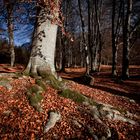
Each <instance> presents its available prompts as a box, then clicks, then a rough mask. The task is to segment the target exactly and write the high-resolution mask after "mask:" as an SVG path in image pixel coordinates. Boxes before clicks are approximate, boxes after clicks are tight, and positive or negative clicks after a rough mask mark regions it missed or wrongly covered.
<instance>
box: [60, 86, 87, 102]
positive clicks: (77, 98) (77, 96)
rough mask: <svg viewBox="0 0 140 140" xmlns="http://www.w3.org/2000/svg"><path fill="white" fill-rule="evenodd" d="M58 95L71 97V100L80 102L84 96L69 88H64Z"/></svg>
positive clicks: (83, 99)
mask: <svg viewBox="0 0 140 140" xmlns="http://www.w3.org/2000/svg"><path fill="white" fill-rule="evenodd" d="M60 95H61V96H63V97H65V98H69V99H72V100H73V101H75V102H77V103H82V102H84V101H85V97H84V96H83V95H81V94H80V93H78V92H76V91H72V90H70V89H64V90H63V91H62V92H61V94H60Z"/></svg>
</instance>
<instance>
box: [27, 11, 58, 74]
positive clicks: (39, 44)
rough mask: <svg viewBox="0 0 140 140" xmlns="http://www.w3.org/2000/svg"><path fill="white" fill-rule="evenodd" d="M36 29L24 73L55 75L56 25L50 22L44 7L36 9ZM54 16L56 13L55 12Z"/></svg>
mask: <svg viewBox="0 0 140 140" xmlns="http://www.w3.org/2000/svg"><path fill="white" fill-rule="evenodd" d="M37 13H38V15H37V22H36V30H35V32H34V39H33V43H32V51H31V55H30V60H29V62H28V65H27V67H26V69H25V73H29V74H31V75H34V76H36V75H41V76H42V74H45V73H51V74H54V75H55V64H54V57H55V45H56V36H57V27H58V26H57V25H56V24H55V23H52V22H51V20H49V18H48V17H50V18H53V17H51V15H48V12H47V10H46V9H45V8H41V9H40V10H38V12H37ZM56 16H58V14H57V13H56Z"/></svg>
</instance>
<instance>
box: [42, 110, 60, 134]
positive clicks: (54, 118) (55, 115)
mask: <svg viewBox="0 0 140 140" xmlns="http://www.w3.org/2000/svg"><path fill="white" fill-rule="evenodd" d="M60 119H61V114H60V113H59V112H56V111H50V112H49V120H48V122H47V124H46V125H45V128H44V133H46V132H48V131H49V130H50V129H51V128H53V127H54V126H55V124H56V122H58V121H59V120H60Z"/></svg>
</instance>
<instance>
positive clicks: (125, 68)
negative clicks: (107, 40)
mask: <svg viewBox="0 0 140 140" xmlns="http://www.w3.org/2000/svg"><path fill="white" fill-rule="evenodd" d="M132 3H133V2H132V0H127V13H126V18H124V19H125V21H124V25H123V63H122V78H123V79H127V78H129V53H130V24H131V12H132Z"/></svg>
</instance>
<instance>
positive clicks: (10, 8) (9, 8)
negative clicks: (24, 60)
mask: <svg viewBox="0 0 140 140" xmlns="http://www.w3.org/2000/svg"><path fill="white" fill-rule="evenodd" d="M7 14H8V16H7V17H8V34H9V48H10V53H11V54H10V55H11V62H10V65H11V67H13V66H14V63H15V50H14V35H13V21H12V20H13V17H12V15H13V5H12V4H7Z"/></svg>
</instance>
